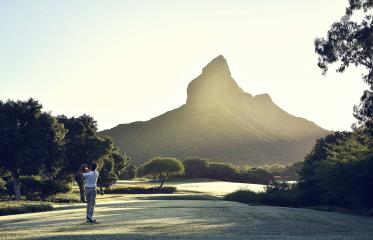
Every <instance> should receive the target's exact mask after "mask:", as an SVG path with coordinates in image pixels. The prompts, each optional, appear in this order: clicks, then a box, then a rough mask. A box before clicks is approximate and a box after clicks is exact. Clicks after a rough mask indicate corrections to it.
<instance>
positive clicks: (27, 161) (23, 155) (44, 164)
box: [0, 99, 129, 201]
mask: <svg viewBox="0 0 373 240" xmlns="http://www.w3.org/2000/svg"><path fill="white" fill-rule="evenodd" d="M128 161H129V158H128V156H127V155H126V154H124V153H122V152H120V151H119V149H118V148H117V147H115V146H114V144H113V143H112V141H111V139H109V138H106V137H105V138H103V137H99V136H98V135H97V123H96V121H95V120H94V119H93V118H92V117H90V116H87V115H82V116H80V117H77V118H75V117H72V118H68V117H66V116H57V117H55V116H52V115H51V114H50V113H47V112H43V111H42V105H41V104H40V103H39V102H38V101H35V100H33V99H29V100H27V101H12V100H8V101H6V102H3V101H0V196H2V198H4V195H8V196H10V197H11V196H14V197H15V199H17V200H20V199H21V198H22V197H23V198H26V199H30V200H35V199H38V200H40V199H45V198H48V197H50V196H51V195H53V194H57V193H65V192H68V191H70V190H71V183H72V180H73V176H74V175H75V173H76V172H77V170H78V169H79V167H80V166H81V165H82V164H83V163H92V162H96V163H97V164H98V166H99V167H98V169H99V172H100V176H101V177H100V179H99V180H98V185H99V186H100V187H101V188H108V187H110V186H111V184H113V182H115V180H116V179H117V176H118V175H120V174H122V173H123V172H124V171H125V168H126V167H127V164H128ZM79 187H80V189H81V190H82V187H83V186H82V183H80V184H79ZM80 192H81V200H82V201H84V195H83V191H80Z"/></svg>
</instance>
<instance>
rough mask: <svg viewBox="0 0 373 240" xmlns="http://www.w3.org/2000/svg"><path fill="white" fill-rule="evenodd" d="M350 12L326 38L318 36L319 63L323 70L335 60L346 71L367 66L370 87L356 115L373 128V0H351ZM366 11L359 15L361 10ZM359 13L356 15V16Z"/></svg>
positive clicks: (364, 123)
mask: <svg viewBox="0 0 373 240" xmlns="http://www.w3.org/2000/svg"><path fill="white" fill-rule="evenodd" d="M349 3H350V4H349V6H348V7H347V9H346V14H345V15H344V16H343V17H342V18H341V19H340V20H339V21H337V22H335V23H333V24H332V26H331V27H330V30H329V31H328V33H327V37H326V38H317V39H316V40H315V51H316V53H317V54H318V55H319V63H318V66H319V67H320V68H321V69H322V70H323V74H325V73H326V72H327V71H328V67H329V65H330V64H333V63H340V65H339V67H338V68H337V72H341V73H342V72H344V71H345V69H346V68H348V67H349V66H350V65H355V66H361V67H364V68H365V69H366V72H365V73H364V74H363V79H364V81H365V82H366V83H367V84H368V85H369V90H366V91H364V93H363V96H362V97H361V99H360V104H359V105H358V106H355V107H354V116H355V117H356V118H357V119H358V121H359V123H360V124H361V125H366V126H367V127H369V128H371V127H372V126H373V125H372V121H373V15H372V8H373V1H372V0H350V1H349ZM361 11H363V13H364V14H363V15H364V16H363V18H362V19H359V17H358V16H357V12H361ZM354 17H355V18H354Z"/></svg>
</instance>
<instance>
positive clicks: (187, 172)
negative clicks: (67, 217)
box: [123, 157, 303, 187]
mask: <svg viewBox="0 0 373 240" xmlns="http://www.w3.org/2000/svg"><path fill="white" fill-rule="evenodd" d="M302 166H303V164H302V162H296V163H293V164H289V165H287V166H281V165H272V166H262V167H252V166H249V165H245V166H235V165H233V164H230V163H221V162H213V161H210V160H208V159H204V158H199V157H193V158H188V159H186V160H184V161H181V160H179V159H176V158H173V157H155V158H153V159H151V160H149V161H147V162H146V163H144V164H143V165H140V166H138V167H137V168H136V167H135V166H132V165H129V167H128V168H127V171H125V174H124V175H123V177H124V178H128V179H130V178H134V177H136V176H137V177H144V176H145V177H150V178H151V179H154V180H159V181H160V187H162V186H163V184H164V182H165V181H166V180H167V179H168V178H169V177H181V178H210V179H216V180H221V181H230V182H244V183H256V184H269V183H271V182H273V180H274V177H275V176H279V177H281V178H283V179H284V180H295V181H296V180H297V179H298V171H299V170H300V169H301V167H302Z"/></svg>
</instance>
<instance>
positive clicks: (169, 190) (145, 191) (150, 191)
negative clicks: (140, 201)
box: [105, 186, 176, 194]
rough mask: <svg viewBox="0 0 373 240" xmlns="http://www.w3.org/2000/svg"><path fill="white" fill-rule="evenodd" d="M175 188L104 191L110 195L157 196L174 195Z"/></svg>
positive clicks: (137, 188) (122, 188) (116, 188)
mask: <svg viewBox="0 0 373 240" xmlns="http://www.w3.org/2000/svg"><path fill="white" fill-rule="evenodd" d="M175 192H176V187H162V188H159V187H126V186H119V187H115V188H111V189H108V190H106V191H105V193H111V194H157V193H175Z"/></svg>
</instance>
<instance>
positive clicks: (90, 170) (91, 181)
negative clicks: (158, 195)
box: [80, 163, 98, 223]
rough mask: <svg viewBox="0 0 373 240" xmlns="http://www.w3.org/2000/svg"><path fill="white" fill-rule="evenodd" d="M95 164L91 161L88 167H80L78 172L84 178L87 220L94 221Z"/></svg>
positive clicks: (96, 173) (96, 175)
mask: <svg viewBox="0 0 373 240" xmlns="http://www.w3.org/2000/svg"><path fill="white" fill-rule="evenodd" d="M96 168H97V164H96V163H92V164H91V165H89V166H88V167H87V166H85V167H82V168H81V170H80V173H81V174H82V176H83V179H84V191H85V196H86V200H87V222H91V223H95V222H96V220H94V219H93V211H94V208H95V204H96V184H97V178H98V172H97V171H96Z"/></svg>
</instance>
